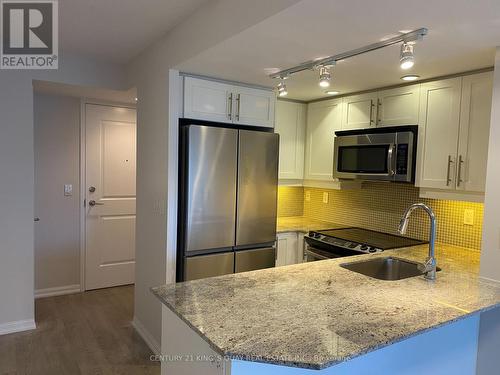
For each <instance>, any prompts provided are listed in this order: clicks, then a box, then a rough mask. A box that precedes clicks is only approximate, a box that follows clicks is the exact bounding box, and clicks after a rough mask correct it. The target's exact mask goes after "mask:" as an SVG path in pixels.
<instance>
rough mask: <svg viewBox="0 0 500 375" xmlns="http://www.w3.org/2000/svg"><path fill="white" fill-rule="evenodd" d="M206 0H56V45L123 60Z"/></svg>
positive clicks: (78, 52) (100, 57)
mask: <svg viewBox="0 0 500 375" xmlns="http://www.w3.org/2000/svg"><path fill="white" fill-rule="evenodd" d="M206 1H207V0H60V1H59V43H60V48H61V49H62V50H63V51H65V52H72V53H77V54H79V55H86V56H91V57H94V58H96V59H99V60H103V61H109V62H115V63H126V62H128V61H129V60H130V59H131V58H133V57H135V56H136V55H137V54H138V53H139V52H141V51H142V50H143V49H144V48H146V47H147V46H148V45H150V44H151V43H152V42H154V41H155V40H156V39H158V38H160V37H161V36H163V35H164V34H166V33H167V32H168V31H169V30H170V29H172V28H173V27H174V26H176V25H177V24H178V23H179V22H181V21H182V20H184V19H185V18H186V17H187V16H188V15H189V14H190V13H191V12H193V11H194V10H195V9H196V8H198V7H199V6H200V5H202V4H203V3H205V2H206Z"/></svg>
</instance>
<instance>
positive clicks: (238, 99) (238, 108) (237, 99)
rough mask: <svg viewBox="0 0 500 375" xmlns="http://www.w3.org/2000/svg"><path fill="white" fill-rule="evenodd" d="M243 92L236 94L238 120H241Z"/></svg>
mask: <svg viewBox="0 0 500 375" xmlns="http://www.w3.org/2000/svg"><path fill="white" fill-rule="evenodd" d="M240 106H241V94H238V95H236V115H235V119H236V121H240Z"/></svg>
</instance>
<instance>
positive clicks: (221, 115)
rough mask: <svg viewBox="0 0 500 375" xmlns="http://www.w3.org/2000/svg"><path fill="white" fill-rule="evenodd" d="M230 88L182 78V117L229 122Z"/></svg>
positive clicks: (196, 79) (211, 82) (217, 83)
mask: <svg viewBox="0 0 500 375" xmlns="http://www.w3.org/2000/svg"><path fill="white" fill-rule="evenodd" d="M231 91H232V86H231V85H227V84H225V83H220V82H214V81H207V80H204V79H198V78H193V77H185V78H184V117H186V118H192V119H201V120H208V121H219V122H231V121H232V119H231V105H232V100H231Z"/></svg>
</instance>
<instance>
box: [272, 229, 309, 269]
mask: <svg viewBox="0 0 500 375" xmlns="http://www.w3.org/2000/svg"><path fill="white" fill-rule="evenodd" d="M276 242H277V245H276V267H281V266H288V265H290V264H297V263H301V262H302V259H303V255H302V253H303V248H304V233H301V232H286V233H278V236H277V241H276Z"/></svg>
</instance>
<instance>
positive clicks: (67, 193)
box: [64, 184, 73, 197]
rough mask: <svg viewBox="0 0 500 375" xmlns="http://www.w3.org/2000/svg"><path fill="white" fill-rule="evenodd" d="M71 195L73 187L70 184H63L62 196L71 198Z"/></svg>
mask: <svg viewBox="0 0 500 375" xmlns="http://www.w3.org/2000/svg"><path fill="white" fill-rule="evenodd" d="M72 195H73V185H72V184H64V196H65V197H71V196H72Z"/></svg>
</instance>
